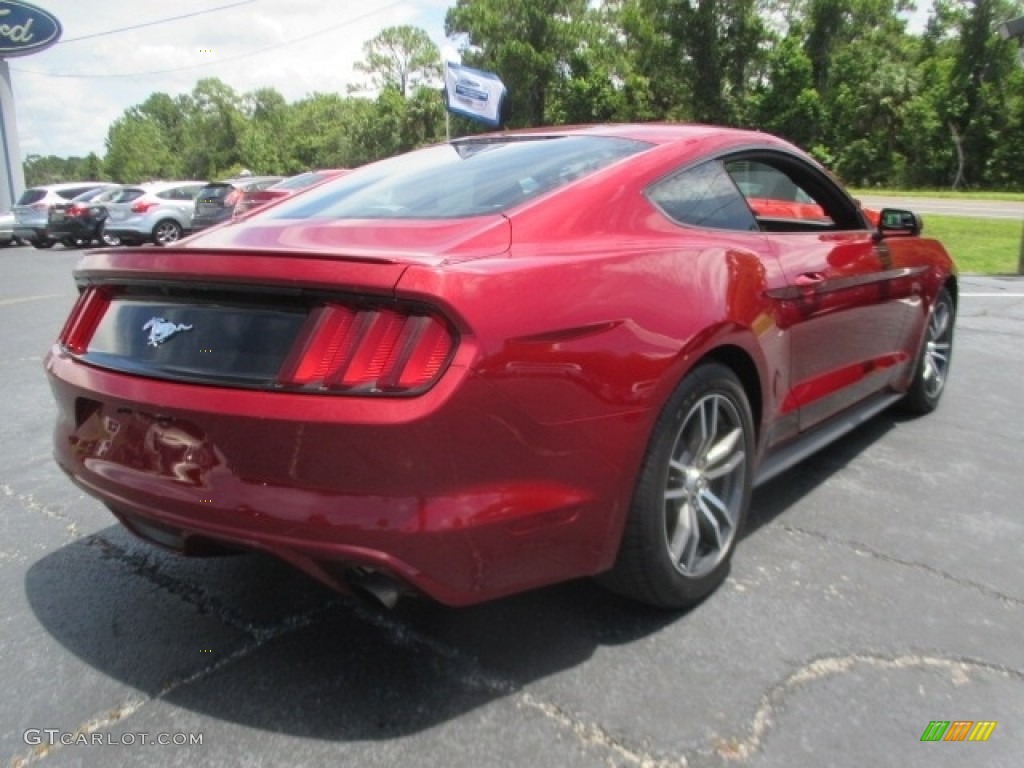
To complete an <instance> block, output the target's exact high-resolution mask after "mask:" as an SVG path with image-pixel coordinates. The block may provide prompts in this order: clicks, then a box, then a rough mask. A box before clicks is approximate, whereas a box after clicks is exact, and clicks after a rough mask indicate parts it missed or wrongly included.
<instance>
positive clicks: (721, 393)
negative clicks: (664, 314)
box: [602, 363, 754, 609]
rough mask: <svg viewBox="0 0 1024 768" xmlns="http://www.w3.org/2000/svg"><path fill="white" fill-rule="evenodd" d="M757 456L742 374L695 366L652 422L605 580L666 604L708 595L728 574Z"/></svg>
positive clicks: (621, 590) (623, 590) (649, 600)
mask: <svg viewBox="0 0 1024 768" xmlns="http://www.w3.org/2000/svg"><path fill="white" fill-rule="evenodd" d="M753 458H754V426H753V418H752V416H751V412H750V404H749V402H748V401H747V396H746V393H745V392H744V390H743V387H742V385H741V384H740V382H739V379H737V378H736V375H735V374H734V373H733V372H732V371H731V370H730V369H729V368H727V367H725V366H724V365H721V364H719V363H704V364H701V365H699V366H697V367H696V368H695V369H694V370H693V371H691V373H690V374H689V375H688V376H687V377H686V378H685V379H683V381H682V382H681V383H680V384H679V386H678V387H677V388H676V390H675V392H674V393H673V394H672V397H671V398H670V399H669V401H668V404H667V405H666V406H665V408H664V410H663V411H662V413H661V415H660V416H659V417H658V421H657V423H656V424H655V426H654V431H653V433H652V435H651V440H650V443H649V444H648V447H647V454H646V457H645V459H644V463H643V466H642V467H641V471H640V476H639V479H638V481H637V486H636V489H635V491H634V495H633V501H632V504H631V505H630V510H629V515H628V517H627V519H626V526H625V530H624V531H623V536H622V543H621V545H620V549H619V554H618V557H617V559H616V562H615V565H614V566H613V568H612V570H611V571H610V572H609V573H608V574H606V575H605V576H604V577H602V581H603V583H604V584H605V586H607V587H609V588H610V589H612V590H613V591H615V592H618V593H620V594H622V595H625V596H627V597H630V598H633V599H636V600H640V601H641V602H645V603H648V604H651V605H654V606H657V607H660V608H672V609H679V608H687V607H690V606H692V605H695V604H697V603H699V602H700V601H701V600H703V599H704V598H705V597H707V596H708V595H709V594H711V593H712V592H713V591H714V590H715V589H716V588H717V587H718V586H719V585H720V584H721V583H722V581H724V580H725V577H726V576H727V575H728V573H729V560H730V558H731V556H732V552H733V549H734V548H735V546H736V541H737V538H738V535H739V531H740V530H741V528H742V525H743V521H744V518H745V517H746V513H747V508H748V506H749V505H750V492H751V479H752V477H753Z"/></svg>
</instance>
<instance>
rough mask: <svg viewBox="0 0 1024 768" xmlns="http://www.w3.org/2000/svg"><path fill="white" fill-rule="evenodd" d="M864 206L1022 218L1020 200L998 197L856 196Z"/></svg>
mask: <svg viewBox="0 0 1024 768" xmlns="http://www.w3.org/2000/svg"><path fill="white" fill-rule="evenodd" d="M857 199H858V200H860V201H861V203H862V204H863V205H864V207H865V208H874V209H876V210H877V209H880V208H909V209H910V210H912V211H914V212H916V213H923V214H928V213H930V214H933V215H936V216H969V217H972V218H978V219H1012V220H1013V221H1024V203H1020V202H1008V201H1001V200H949V199H944V198H938V197H881V196H875V195H857Z"/></svg>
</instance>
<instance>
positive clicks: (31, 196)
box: [11, 181, 117, 248]
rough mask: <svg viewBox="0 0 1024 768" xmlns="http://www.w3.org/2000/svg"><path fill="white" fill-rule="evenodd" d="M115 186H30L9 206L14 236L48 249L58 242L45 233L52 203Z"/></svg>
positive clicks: (78, 183) (96, 183)
mask: <svg viewBox="0 0 1024 768" xmlns="http://www.w3.org/2000/svg"><path fill="white" fill-rule="evenodd" d="M116 186H117V184H108V183H106V182H102V181H75V182H67V183H64V184H46V185H43V186H38V187H29V188H28V189H26V190H25V191H24V192H22V193H21V197H19V198H18V202H17V203H16V204H15V205H14V207H13V208H11V210H12V211H13V212H14V236H15V237H17V238H21V239H22V240H28V241H29V242H30V243H32V245H34V246H35V247H36V248H49V247H50V246H51V245H53V244H54V243H55V242H57V241H56V240H54V239H53V238H52V237H50V234H49V232H47V227H48V226H49V222H50V207H51V206H53V205H56V204H58V203H66V202H68V201H69V200H71V199H73V198H75V197H78V196H79V195H81V194H84V193H86V192H89V191H91V190H94V189H98V188H100V187H103V188H112V187H116Z"/></svg>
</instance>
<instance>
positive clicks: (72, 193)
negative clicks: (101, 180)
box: [54, 186, 96, 200]
mask: <svg viewBox="0 0 1024 768" xmlns="http://www.w3.org/2000/svg"><path fill="white" fill-rule="evenodd" d="M94 189H96V187H95V186H89V187H73V188H72V189H58V190H54V191H55V192H56V193H57V194H58V195H60V196H61V197H63V198H64V199H65V200H74V199H75V198H76V197H78V196H79V195H83V194H85V193H86V192H91V191H92V190H94Z"/></svg>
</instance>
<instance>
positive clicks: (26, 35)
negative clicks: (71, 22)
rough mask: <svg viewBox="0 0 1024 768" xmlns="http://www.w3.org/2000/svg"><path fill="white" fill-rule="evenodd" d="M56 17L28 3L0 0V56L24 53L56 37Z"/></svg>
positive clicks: (57, 22)
mask: <svg viewBox="0 0 1024 768" xmlns="http://www.w3.org/2000/svg"><path fill="white" fill-rule="evenodd" d="M61 31H62V30H61V27H60V22H59V21H57V18H56V17H55V16H54V15H53V14H51V13H49V12H48V11H44V10H43V9H42V8H36V7H35V6H34V5H29V4H28V3H21V2H18V1H17V0H0V58H3V59H8V58H10V57H12V56H25V55H26V54H29V53H36V52H37V51H42V50H44V49H46V48H49V47H50V46H51V45H53V44H54V43H56V42H57V41H58V40H60V35H61Z"/></svg>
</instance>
